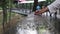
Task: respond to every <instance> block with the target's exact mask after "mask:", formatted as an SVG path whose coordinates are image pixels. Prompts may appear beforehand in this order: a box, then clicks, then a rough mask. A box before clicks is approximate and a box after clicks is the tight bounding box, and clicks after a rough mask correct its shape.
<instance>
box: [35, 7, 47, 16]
mask: <svg viewBox="0 0 60 34" xmlns="http://www.w3.org/2000/svg"><path fill="white" fill-rule="evenodd" d="M47 10H48V8H47V7H46V8H43V9H40V10H39V11H38V10H36V12H35V15H39V14H42V13H44V12H47Z"/></svg>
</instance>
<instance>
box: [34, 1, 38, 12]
mask: <svg viewBox="0 0 60 34" xmlns="http://www.w3.org/2000/svg"><path fill="white" fill-rule="evenodd" d="M37 4H38V0H34V6H33V11H36V6H37Z"/></svg>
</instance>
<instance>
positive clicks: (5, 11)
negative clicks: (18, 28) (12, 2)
mask: <svg viewBox="0 0 60 34" xmlns="http://www.w3.org/2000/svg"><path fill="white" fill-rule="evenodd" d="M2 9H3V30H4V32H5V28H4V24H6V23H7V7H6V0H3V2H2Z"/></svg>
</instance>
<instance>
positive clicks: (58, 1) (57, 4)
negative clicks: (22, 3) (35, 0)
mask: <svg viewBox="0 0 60 34" xmlns="http://www.w3.org/2000/svg"><path fill="white" fill-rule="evenodd" d="M57 9H60V0H55V1H54V2H53V3H52V4H50V5H49V6H47V7H44V8H42V9H40V10H39V12H37V10H36V12H37V14H42V13H44V12H47V11H48V10H49V11H50V13H51V14H52V13H55V12H56V11H57Z"/></svg>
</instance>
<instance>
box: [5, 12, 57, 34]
mask: <svg viewBox="0 0 60 34" xmlns="http://www.w3.org/2000/svg"><path fill="white" fill-rule="evenodd" d="M54 20H55V18H51V17H46V16H40V15H34V13H31V14H29V15H28V16H27V17H25V18H24V19H23V20H22V21H20V22H18V23H17V25H16V26H15V27H13V28H11V29H10V30H8V31H7V32H6V33H5V34H55V31H54V30H55V24H54V23H55V21H54ZM56 31H57V30H56Z"/></svg>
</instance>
